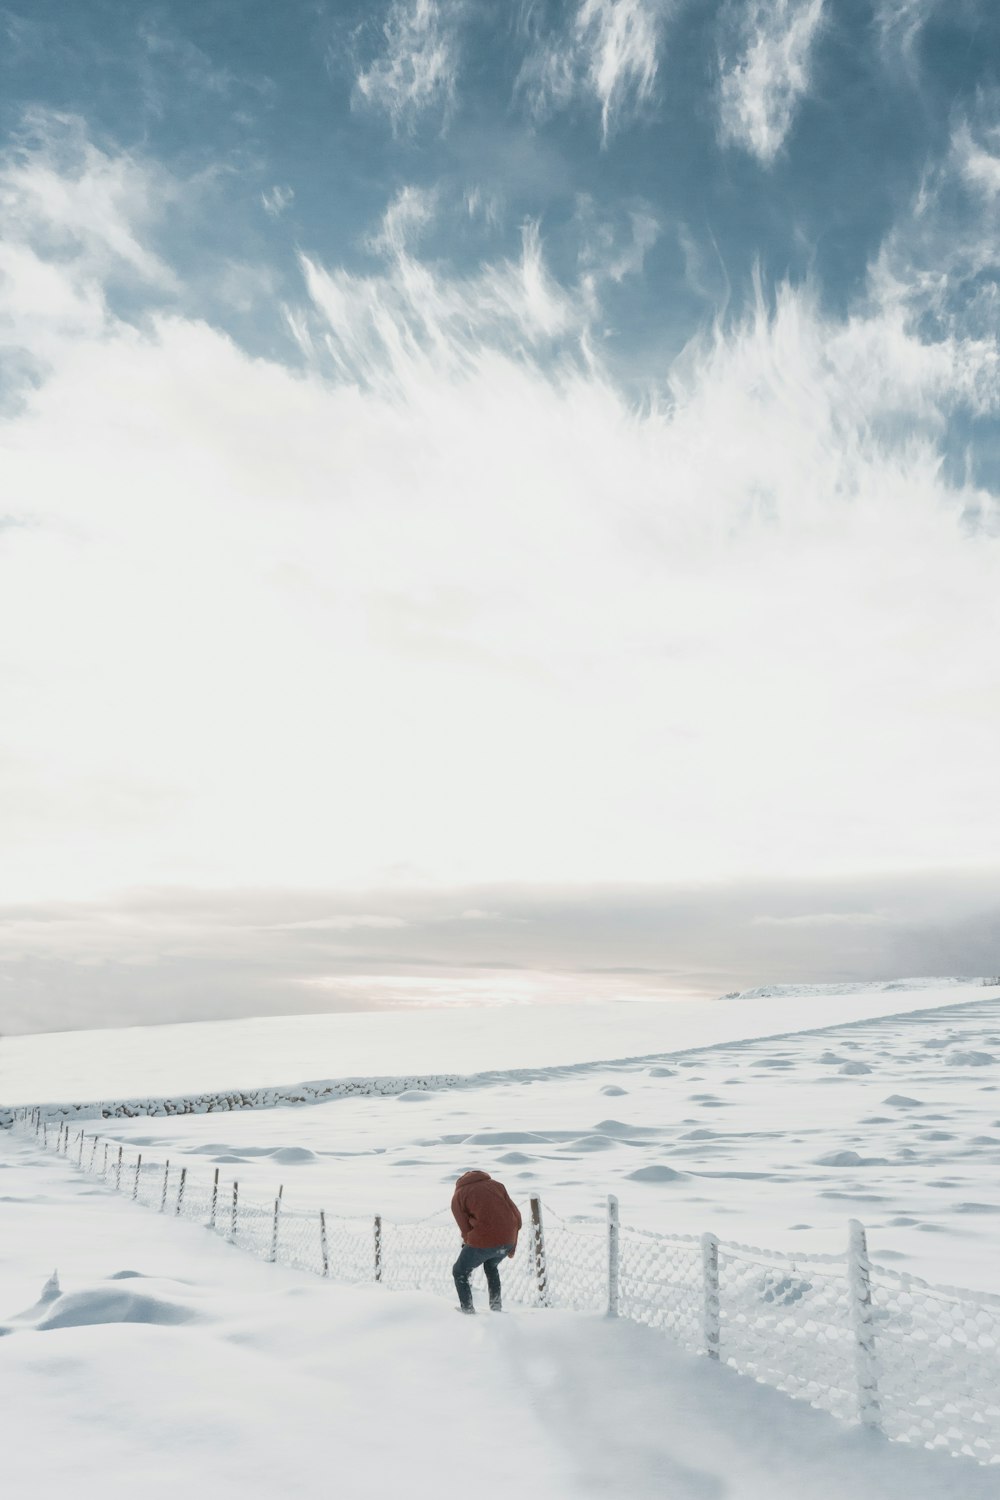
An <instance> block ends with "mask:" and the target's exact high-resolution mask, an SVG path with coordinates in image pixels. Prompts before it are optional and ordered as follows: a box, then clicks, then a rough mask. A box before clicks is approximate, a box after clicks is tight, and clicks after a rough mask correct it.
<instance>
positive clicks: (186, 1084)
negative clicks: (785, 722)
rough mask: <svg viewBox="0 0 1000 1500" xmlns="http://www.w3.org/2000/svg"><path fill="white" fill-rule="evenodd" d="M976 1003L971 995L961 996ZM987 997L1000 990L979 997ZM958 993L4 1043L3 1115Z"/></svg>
mask: <svg viewBox="0 0 1000 1500" xmlns="http://www.w3.org/2000/svg"><path fill="white" fill-rule="evenodd" d="M961 993H962V994H963V995H964V994H965V993H966V991H964V990H963V991H961ZM972 993H974V994H975V995H976V997H977V998H978V997H979V996H980V995H982V996H986V995H988V994H990V993H1000V990H997V991H989V990H977V991H974V992H972ZM956 998H957V996H956V991H955V988H954V985H953V984H952V983H950V982H949V981H936V982H935V983H934V984H933V985H928V986H926V987H925V986H923V985H921V986H920V987H917V988H913V989H910V990H895V989H894V990H886V989H884V988H881V987H864V988H861V989H855V990H852V991H851V992H850V993H846V994H836V995H827V996H818V995H810V994H806V993H804V992H803V991H801V990H795V991H794V992H792V993H790V994H781V995H779V996H777V997H774V998H770V999H764V1000H757V1001H753V1002H748V1001H747V1000H745V999H733V998H727V999H721V1000H714V1001H704V1000H701V1001H676V1002H650V1003H641V1002H631V1003H630V1002H622V1003H617V1004H607V1005H581V1006H571V1005H565V1006H538V1007H523V1008H515V1007H511V1008H489V1009H485V1008H481V1007H469V1008H463V1009H448V1010H421V1011H416V1012H415V1011H391V1012H378V1013H365V1014H357V1013H353V1014H337V1015H318V1016H317V1015H308V1016H273V1017H265V1018H262V1019H261V1018H257V1019H250V1020H241V1021H217V1022H204V1023H201V1024H184V1025H175V1026H151V1027H130V1028H125V1029H122V1030H117V1031H79V1032H59V1033H51V1034H45V1035H38V1036H16V1037H5V1038H3V1039H2V1040H0V1106H2V1105H7V1106H11V1105H17V1104H29V1103H40V1102H42V1101H47V1100H63V1101H71V1100H72V1101H81V1100H113V1099H119V1098H129V1099H131V1098H136V1097H138V1096H147V1097H148V1096H154V1097H163V1096H178V1095H189V1094H194V1093H201V1092H205V1091H209V1090H214V1091H226V1090H241V1089H259V1088H264V1087H267V1086H269V1085H276V1084H294V1083H299V1082H301V1081H302V1080H305V1079H311V1080H332V1079H343V1078H357V1077H372V1076H380V1077H385V1076H387V1075H388V1076H397V1077H407V1076H414V1075H419V1074H424V1073H432V1074H443V1073H463V1074H468V1073H481V1072H487V1071H491V1070H495V1069H501V1070H510V1069H529V1070H530V1069H537V1068H546V1067H555V1066H560V1065H566V1064H575V1063H581V1062H592V1061H595V1060H599V1059H623V1058H630V1057H648V1056H652V1055H655V1054H660V1053H666V1052H675V1051H678V1050H682V1049H684V1048H690V1047H705V1046H712V1045H717V1044H719V1043H722V1042H733V1041H738V1040H744V1039H750V1038H756V1037H763V1036H778V1035H782V1034H784V1033H787V1032H794V1031H801V1030H802V1029H804V1028H816V1027H823V1026H831V1025H838V1024H841V1023H843V1022H850V1021H858V1020H865V1019H868V1018H870V1017H872V1016H879V1015H886V1014H893V1013H904V1012H908V1011H914V1010H923V1009H928V1008H932V1007H934V1006H940V1005H948V1004H953V1003H954V1001H955V1000H956Z"/></svg>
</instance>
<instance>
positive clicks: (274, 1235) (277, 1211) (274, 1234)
mask: <svg viewBox="0 0 1000 1500" xmlns="http://www.w3.org/2000/svg"><path fill="white" fill-rule="evenodd" d="M283 1191H284V1188H281V1189H280V1190H279V1192H278V1196H277V1198H275V1200H274V1222H273V1224H272V1226H271V1264H272V1265H274V1263H275V1261H276V1260H277V1259H278V1224H279V1223H280V1221H281V1194H282V1192H283Z"/></svg>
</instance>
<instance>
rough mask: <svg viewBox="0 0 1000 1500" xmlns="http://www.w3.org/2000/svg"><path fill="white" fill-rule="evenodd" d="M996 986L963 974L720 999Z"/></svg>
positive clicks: (766, 987)
mask: <svg viewBox="0 0 1000 1500" xmlns="http://www.w3.org/2000/svg"><path fill="white" fill-rule="evenodd" d="M997 984H1000V979H998V978H997V977H993V978H974V977H968V976H963V975H957V976H953V977H952V978H949V979H936V978H933V977H926V978H917V979H872V980H869V981H868V983H866V984H857V983H840V984H761V985H758V986H757V987H756V988H755V989H752V990H730V991H729V992H728V994H725V995H722V996H720V999H722V1000H780V999H783V998H785V997H786V996H788V997H790V996H796V995H797V996H801V997H802V998H803V999H806V998H809V997H814V998H817V999H820V998H823V997H826V996H833V995H884V994H891V993H894V992H895V991H899V990H905V991H920V990H946V989H951V988H956V989H957V988H958V987H959V986H961V987H964V988H969V987H973V988H978V989H982V988H984V987H986V986H990V987H992V986H994V985H997Z"/></svg>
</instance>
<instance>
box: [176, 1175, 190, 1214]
mask: <svg viewBox="0 0 1000 1500" xmlns="http://www.w3.org/2000/svg"><path fill="white" fill-rule="evenodd" d="M187 1174H188V1169H187V1167H181V1180H180V1182H179V1183H178V1184H177V1207H176V1208H175V1209H174V1215H175V1216H176V1217H179V1215H180V1211H181V1209H182V1208H183V1206H184V1184H185V1182H187Z"/></svg>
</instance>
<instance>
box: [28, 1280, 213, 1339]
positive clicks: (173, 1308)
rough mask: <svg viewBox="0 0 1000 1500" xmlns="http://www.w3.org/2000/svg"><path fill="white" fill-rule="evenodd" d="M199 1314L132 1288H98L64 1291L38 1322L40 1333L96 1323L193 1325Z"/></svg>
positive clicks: (100, 1286) (101, 1286)
mask: <svg viewBox="0 0 1000 1500" xmlns="http://www.w3.org/2000/svg"><path fill="white" fill-rule="evenodd" d="M196 1316H197V1315H196V1314H195V1313H194V1312H193V1311H192V1310H191V1309H190V1308H189V1307H184V1306H183V1305H182V1304H181V1303H179V1302H171V1301H169V1300H168V1299H167V1298H165V1297H154V1296H152V1295H151V1294H150V1293H148V1292H138V1291H133V1290H132V1289H131V1288H129V1287H123V1286H116V1287H111V1286H106V1285H98V1286H93V1287H86V1288H84V1289H83V1290H81V1291H78V1292H64V1293H63V1295H62V1296H61V1297H57V1298H56V1300H55V1301H54V1302H53V1303H52V1304H51V1306H50V1308H49V1310H48V1311H47V1312H46V1313H45V1315H44V1316H43V1317H41V1318H39V1320H38V1321H37V1322H36V1324H35V1327H36V1328H37V1329H38V1330H39V1331H40V1332H45V1331H48V1330H51V1329H54V1328H85V1327H90V1326H93V1325H94V1324H97V1323H156V1324H160V1325H162V1326H165V1327H166V1326H169V1325H171V1324H176V1323H190V1322H192V1321H193V1320H194V1319H195V1318H196Z"/></svg>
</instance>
